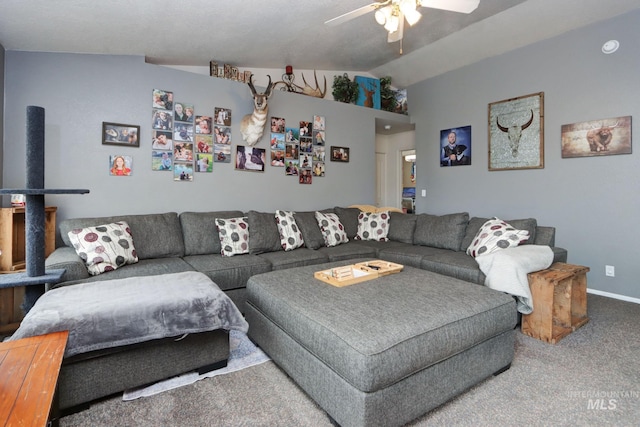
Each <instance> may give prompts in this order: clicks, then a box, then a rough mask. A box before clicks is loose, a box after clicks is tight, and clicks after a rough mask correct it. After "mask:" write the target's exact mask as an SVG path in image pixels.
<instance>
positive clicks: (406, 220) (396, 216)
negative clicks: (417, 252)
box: [387, 212, 417, 243]
mask: <svg viewBox="0 0 640 427" xmlns="http://www.w3.org/2000/svg"><path fill="white" fill-rule="evenodd" d="M416 220H417V217H416V216H415V215H408V214H404V213H400V212H389V234H388V235H387V237H388V238H389V240H393V241H395V242H402V243H413V233H414V232H415V230H416Z"/></svg>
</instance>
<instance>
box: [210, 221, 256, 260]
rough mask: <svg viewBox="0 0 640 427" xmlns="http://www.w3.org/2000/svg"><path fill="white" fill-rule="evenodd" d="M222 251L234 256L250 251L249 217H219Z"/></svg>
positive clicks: (217, 224) (224, 253)
mask: <svg viewBox="0 0 640 427" xmlns="http://www.w3.org/2000/svg"><path fill="white" fill-rule="evenodd" d="M216 226H217V227H218V233H219V235H220V247H221V250H220V253H221V254H222V255H224V256H234V255H241V254H248V253H249V223H248V221H247V217H240V218H217V219H216Z"/></svg>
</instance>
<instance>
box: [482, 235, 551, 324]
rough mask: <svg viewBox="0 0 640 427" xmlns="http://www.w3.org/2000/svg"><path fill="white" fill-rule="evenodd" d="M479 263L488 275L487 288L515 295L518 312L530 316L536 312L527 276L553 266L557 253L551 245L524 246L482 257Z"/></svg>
mask: <svg viewBox="0 0 640 427" xmlns="http://www.w3.org/2000/svg"><path fill="white" fill-rule="evenodd" d="M476 262H477V263H478V266H479V267H480V270H481V271H482V272H483V273H484V274H485V276H486V279H485V282H484V284H485V285H486V286H488V287H490V288H492V289H496V290H498V291H502V292H506V293H508V294H511V295H513V296H515V297H516V298H517V300H518V303H517V307H518V311H519V312H520V313H522V314H529V313H531V312H532V311H533V297H532V296H531V290H530V289H529V279H528V278H527V274H528V273H532V272H534V271H540V270H544V269H545V268H547V267H549V266H550V265H551V263H552V262H553V251H552V250H551V248H550V247H549V246H542V245H521V246H516V247H515V248H508V249H503V250H499V251H496V252H491V253H488V254H485V255H480V256H478V257H476Z"/></svg>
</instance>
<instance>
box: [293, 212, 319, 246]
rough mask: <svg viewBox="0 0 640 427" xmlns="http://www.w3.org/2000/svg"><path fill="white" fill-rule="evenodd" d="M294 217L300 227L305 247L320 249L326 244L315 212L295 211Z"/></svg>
mask: <svg viewBox="0 0 640 427" xmlns="http://www.w3.org/2000/svg"><path fill="white" fill-rule="evenodd" d="M323 212H324V211H323ZM293 217H294V218H295V219H296V224H298V227H300V231H301V232H302V238H303V239H304V245H305V247H307V248H309V249H318V248H321V247H323V246H324V237H322V232H321V231H320V227H318V221H317V220H316V213H315V212H295V213H294V214H293Z"/></svg>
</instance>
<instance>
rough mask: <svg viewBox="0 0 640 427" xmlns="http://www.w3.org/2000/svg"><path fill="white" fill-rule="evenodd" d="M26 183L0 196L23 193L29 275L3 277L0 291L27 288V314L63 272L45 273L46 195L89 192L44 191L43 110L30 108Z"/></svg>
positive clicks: (27, 269)
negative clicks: (48, 286)
mask: <svg viewBox="0 0 640 427" xmlns="http://www.w3.org/2000/svg"><path fill="white" fill-rule="evenodd" d="M26 154H27V156H26V157H27V167H26V171H27V180H26V184H27V185H26V187H27V188H25V189H0V194H24V195H25V196H26V206H25V241H26V245H25V258H26V260H25V261H26V273H15V274H3V275H0V288H11V287H15V286H26V289H25V297H24V302H23V305H22V309H23V310H24V311H25V312H28V311H29V310H30V309H31V307H33V304H34V303H35V302H36V300H37V299H38V298H39V297H40V295H42V293H43V292H44V285H45V283H57V282H59V281H60V279H61V278H62V275H63V274H64V269H62V270H60V269H56V270H45V268H44V261H45V252H44V247H45V243H44V241H45V206H44V195H45V194H85V193H88V192H89V190H85V189H70V190H55V189H54V190H51V189H50V190H47V189H45V188H44V108H42V107H35V106H28V107H27V144H26Z"/></svg>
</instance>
